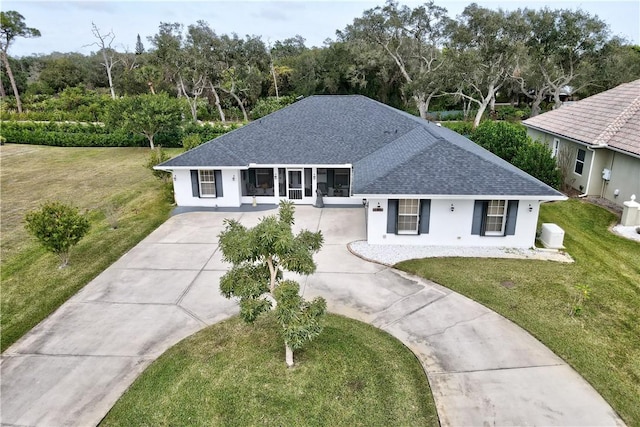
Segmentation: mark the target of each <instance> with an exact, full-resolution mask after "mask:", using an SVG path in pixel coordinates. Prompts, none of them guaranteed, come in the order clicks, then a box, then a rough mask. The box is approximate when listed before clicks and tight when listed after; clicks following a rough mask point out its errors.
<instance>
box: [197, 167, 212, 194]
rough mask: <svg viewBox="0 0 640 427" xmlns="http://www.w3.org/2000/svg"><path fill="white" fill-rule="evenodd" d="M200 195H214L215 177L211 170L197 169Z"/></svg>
mask: <svg viewBox="0 0 640 427" xmlns="http://www.w3.org/2000/svg"><path fill="white" fill-rule="evenodd" d="M198 176H199V178H200V180H199V181H200V197H216V179H215V174H214V173H213V171H212V170H200V171H198Z"/></svg>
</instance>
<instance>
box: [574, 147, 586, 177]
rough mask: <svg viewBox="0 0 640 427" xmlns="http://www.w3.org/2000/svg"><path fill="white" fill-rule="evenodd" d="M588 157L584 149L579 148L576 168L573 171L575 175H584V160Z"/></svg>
mask: <svg viewBox="0 0 640 427" xmlns="http://www.w3.org/2000/svg"><path fill="white" fill-rule="evenodd" d="M586 155H587V152H586V151H585V150H583V149H582V148H578V153H577V154H576V167H575V168H574V169H573V171H574V172H575V173H577V174H578V175H582V169H584V158H585V156H586Z"/></svg>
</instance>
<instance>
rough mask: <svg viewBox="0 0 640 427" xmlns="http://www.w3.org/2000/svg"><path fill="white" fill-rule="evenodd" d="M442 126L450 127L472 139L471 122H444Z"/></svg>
mask: <svg viewBox="0 0 640 427" xmlns="http://www.w3.org/2000/svg"><path fill="white" fill-rule="evenodd" d="M442 126H444V127H446V128H448V129H451V130H452V131H454V132H458V133H459V134H460V135H464V136H466V137H467V138H469V139H473V138H472V137H471V136H472V135H473V123H472V122H445V123H442Z"/></svg>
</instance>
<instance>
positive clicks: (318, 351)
mask: <svg viewBox="0 0 640 427" xmlns="http://www.w3.org/2000/svg"><path fill="white" fill-rule="evenodd" d="M326 320H327V325H326V327H325V330H324V331H323V332H322V334H321V335H320V336H319V337H318V338H316V339H315V340H314V341H312V342H311V343H310V344H308V346H307V347H305V348H304V349H303V350H300V351H298V352H296V355H295V358H296V366H294V367H293V368H292V369H288V368H287V367H286V365H285V363H284V344H283V343H282V338H280V336H279V334H278V330H279V326H278V324H277V323H276V321H275V320H274V318H273V316H271V315H267V316H262V317H261V318H260V319H259V320H258V321H257V322H256V324H255V325H247V324H245V323H244V322H243V321H242V320H240V319H239V318H238V317H235V318H233V319H231V320H228V321H226V322H222V323H218V324H215V325H213V326H210V327H209V328H207V329H204V330H202V331H200V332H198V333H197V334H195V335H192V336H191V337H189V338H186V339H185V340H183V341H181V342H180V343H178V344H177V345H175V346H174V347H172V348H171V349H169V350H168V351H167V352H166V353H165V354H163V355H162V356H161V357H160V358H159V359H158V360H156V361H155V362H154V363H153V364H152V365H151V366H150V367H149V368H148V369H147V370H146V371H145V372H144V373H143V374H142V375H141V376H140V377H139V378H138V379H137V380H136V382H135V383H134V384H133V385H132V386H131V388H130V389H129V390H128V391H127V392H126V393H125V394H124V396H123V397H122V398H120V400H119V401H118V402H117V403H116V405H115V406H114V407H113V409H111V411H110V412H109V414H108V415H107V417H106V418H105V419H104V420H103V422H102V424H101V425H104V426H130V425H153V426H168V425H171V426H187V425H190V426H205V425H239V426H243V425H272V426H308V425H316V426H391V425H398V426H418V425H419V426H438V416H437V414H436V409H435V405H434V403H433V399H432V397H431V390H430V389H429V384H428V382H427V378H426V375H425V373H424V371H423V370H422V366H421V365H420V362H418V360H417V359H416V358H415V356H414V355H413V354H412V353H411V352H410V351H409V350H408V349H407V348H406V347H404V345H402V343H400V342H399V341H398V340H396V339H395V338H393V337H392V336H390V335H389V334H387V333H386V332H383V331H381V330H379V329H376V328H374V327H373V326H369V325H367V324H364V323H361V322H358V321H355V320H351V319H347V318H345V317H340V316H335V315H327V319H326Z"/></svg>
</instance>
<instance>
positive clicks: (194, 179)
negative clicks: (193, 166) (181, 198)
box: [191, 170, 200, 197]
mask: <svg viewBox="0 0 640 427" xmlns="http://www.w3.org/2000/svg"><path fill="white" fill-rule="evenodd" d="M198 181H199V179H198V171H194V170H192V171H191V193H192V194H193V197H200V183H199V182H198Z"/></svg>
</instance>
